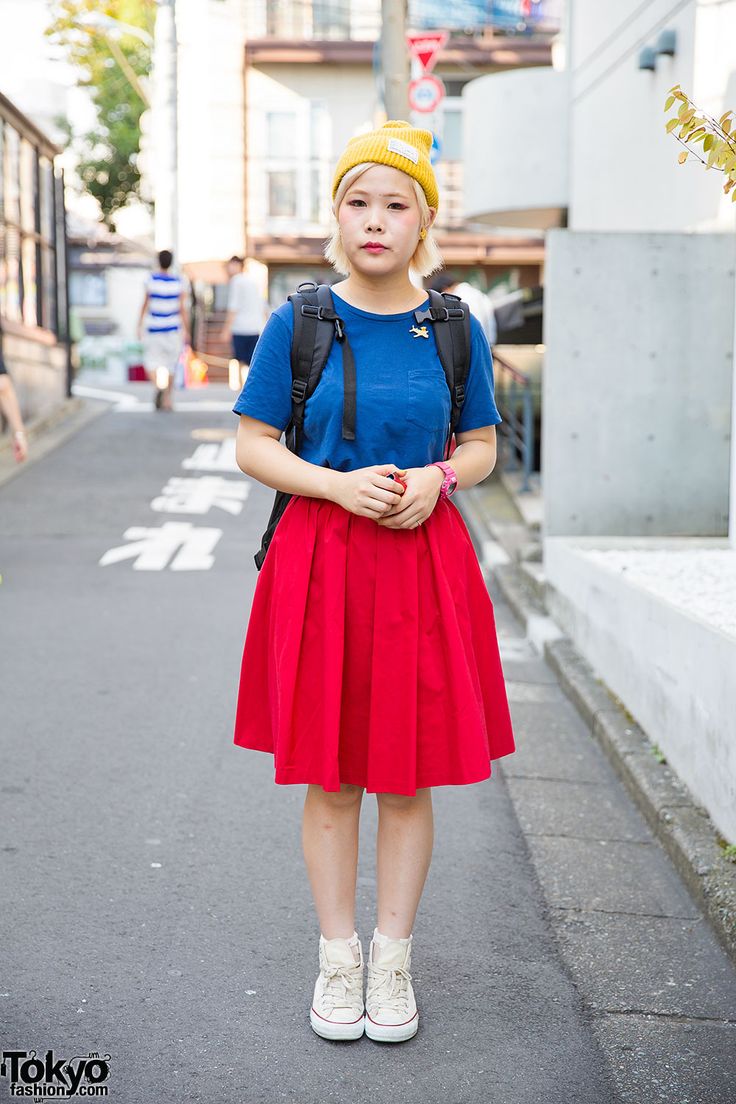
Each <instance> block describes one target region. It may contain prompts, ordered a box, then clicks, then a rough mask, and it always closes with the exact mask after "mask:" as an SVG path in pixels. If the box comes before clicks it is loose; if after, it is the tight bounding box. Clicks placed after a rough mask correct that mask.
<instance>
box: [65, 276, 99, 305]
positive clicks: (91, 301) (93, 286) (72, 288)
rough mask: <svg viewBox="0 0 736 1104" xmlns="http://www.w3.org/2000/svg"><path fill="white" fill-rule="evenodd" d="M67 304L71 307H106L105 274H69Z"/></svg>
mask: <svg viewBox="0 0 736 1104" xmlns="http://www.w3.org/2000/svg"><path fill="white" fill-rule="evenodd" d="M69 302H70V304H71V305H72V306H73V307H105V306H107V279H106V277H105V273H104V272H79V271H72V272H70V273H69Z"/></svg>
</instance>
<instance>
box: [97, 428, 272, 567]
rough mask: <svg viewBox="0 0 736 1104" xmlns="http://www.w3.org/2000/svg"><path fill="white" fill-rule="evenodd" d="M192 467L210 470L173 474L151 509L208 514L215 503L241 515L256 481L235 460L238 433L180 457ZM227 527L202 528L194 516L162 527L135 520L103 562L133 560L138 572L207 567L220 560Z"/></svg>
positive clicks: (177, 512)
mask: <svg viewBox="0 0 736 1104" xmlns="http://www.w3.org/2000/svg"><path fill="white" fill-rule="evenodd" d="M181 465H182V467H183V468H184V469H185V470H187V471H200V472H208V473H210V474H207V475H197V476H193V477H192V478H182V477H181V476H172V478H171V479H169V481H168V483H167V484H166V486H165V487H164V488H163V490H162V491H161V494H160V495H158V496H157V497H156V498H154V499H153V501H152V502H151V509H152V510H155V511H156V512H157V513H168V514H200V515H201V514H206V513H209V511H210V510H211V509H213V508H217V509H220V510H224V511H225V512H226V513H228V514H232V515H234V516H235V515H238V514H239V513H240V512H241V510H242V509H243V503H244V502H245V501H246V499H247V498H248V495H249V494H250V489H251V483H250V482H249V481H245V480H243V479H242V472H241V471H240V468H239V467H238V465H237V462H236V460H235V438H234V436H233V437H228V438H226V439H225V440H224V441H220V442H215V443H212V444H210V443H207V444H202V445H198V446H197V448H196V449H195V450H194V453H193V455H192V456H188V457H187V458H186V459H185V460H182V462H181ZM219 472H237V473H238V474H239V475H240V476H241V478H240V479H226V478H224V476H222V475H219V474H212V473H219ZM221 536H222V529H212V528H203V527H198V526H196V525H193V524H192V523H191V522H189V521H182V522H180V521H167V522H165V523H164V525H162V526H160V527H159V528H155V527H148V526H140V525H134V526H131V527H130V528H128V529H126V530H125V532H124V533H123V540H125V541H129V542H130V543H128V544H121V545H118V546H117V547H115V548H110V549H108V551H107V552H105V553H104V555H103V556H101V557H100V560H99V564H100V566H101V567H107V566H108V565H109V564H116V563H121V562H122V561H123V560H125V561H128V562H129V563H132V566H133V568H134V570H136V571H165V570H166V569H167V568H168V569H169V570H170V571H208V570H209V569H210V568H211V567H212V565H213V564H214V562H215V557H214V555H213V552H214V548H215V545H216V544H217V542H218V541H219V540H220V537H221Z"/></svg>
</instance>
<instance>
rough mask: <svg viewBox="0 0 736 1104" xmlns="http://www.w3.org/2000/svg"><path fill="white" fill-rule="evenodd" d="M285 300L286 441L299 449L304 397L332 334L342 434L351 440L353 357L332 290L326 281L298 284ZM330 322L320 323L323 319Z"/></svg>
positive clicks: (311, 387)
mask: <svg viewBox="0 0 736 1104" xmlns="http://www.w3.org/2000/svg"><path fill="white" fill-rule="evenodd" d="M289 300H290V302H291V304H292V307H293V309H294V336H293V339H292V343H291V375H292V386H291V406H292V423H291V425H293V444H289V437H288V429H289V428H291V425H290V426H289V427H287V445H288V447H289V448H291V449H292V451H293V452H297V453H298V452H299V451H300V448H301V443H302V434H303V427H304V411H305V406H306V402H307V399H308V398H309V396H310V395H311V394H312V392H313V391H314V389H315V387H316V386H317V384H318V383H319V378H320V376H321V374H322V369H323V368H324V366H325V364H326V363H327V358H328V357H329V355H330V349H331V348H332V342H333V340H334V339H335V338H337V340H338V341H339V342H340V344H341V345H342V347H343V373H344V389H345V403H344V408H343V430H342V435H343V438H344V439H345V440H346V441H354V440H355V392H356V377H355V361H354V359H353V353H352V349H351V348H350V344H349V342H348V341H347V338H346V336H345V323H344V322H343V320H342V318H340V316H339V315H338V314H337V312H336V311H335V305H334V301H333V298H332V292H331V291H330V288H329V286H328V285H327V284H319V286H318V285H316V284H313V283H304V284H300V285H299V287H298V288H297V291H296V294H294V295H290V296H289ZM325 322H327V323H330V325H324V323H325Z"/></svg>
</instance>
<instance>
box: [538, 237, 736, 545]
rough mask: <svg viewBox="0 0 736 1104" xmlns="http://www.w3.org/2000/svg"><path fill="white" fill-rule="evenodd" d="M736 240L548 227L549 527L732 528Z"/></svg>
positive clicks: (574, 530)
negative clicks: (730, 516)
mask: <svg viewBox="0 0 736 1104" xmlns="http://www.w3.org/2000/svg"><path fill="white" fill-rule="evenodd" d="M735 273H736V237H734V236H733V235H731V234H674V233H673V234H626V233H620V232H619V233H584V232H571V231H566V230H552V231H550V232H549V234H548V235H547V264H546V292H545V313H544V342H545V345H546V359H545V366H544V375H543V383H542V410H543V420H542V472H543V484H544V533H545V535H547V536H556V535H573V534H612V535H613V534H620V535H644V536H647V535H648V536H654V535H678V534H681V535H692V536H695V535H704V536H721V535H725V534H726V533H727V531H728V486H729V455H730V418H731V387H732V369H733V365H732V360H733V333H734V277H735Z"/></svg>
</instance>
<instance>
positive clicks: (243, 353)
mask: <svg viewBox="0 0 736 1104" xmlns="http://www.w3.org/2000/svg"><path fill="white" fill-rule="evenodd" d="M227 274H228V277H229V279H230V283H229V287H228V296H227V316H226V318H225V324H224V326H223V328H222V338H223V340H224V341H230V340H232V353H233V357H234V358H235V359H236V360H239V361H240V363H241V365H243V364H245V365H249V364H250V358H251V357H252V356H253V350H254V349H255V347H256V342H257V341H258V338H259V336H260V333H261V330H262V329H263V325H264V323H265V321H266V311H267V307H268V304H267V303H266V300H265V299H264V298H263V296H262V295H261V289H260V287H259V284H258V281H257V280H256V279H255V277H253V276H251V274H250V273H249V272H246V271H245V269H244V261H243V258H242V257H238V256H233V257H231V258H230V260H229V261H228V262H227Z"/></svg>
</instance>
